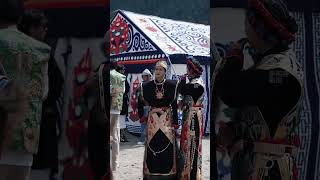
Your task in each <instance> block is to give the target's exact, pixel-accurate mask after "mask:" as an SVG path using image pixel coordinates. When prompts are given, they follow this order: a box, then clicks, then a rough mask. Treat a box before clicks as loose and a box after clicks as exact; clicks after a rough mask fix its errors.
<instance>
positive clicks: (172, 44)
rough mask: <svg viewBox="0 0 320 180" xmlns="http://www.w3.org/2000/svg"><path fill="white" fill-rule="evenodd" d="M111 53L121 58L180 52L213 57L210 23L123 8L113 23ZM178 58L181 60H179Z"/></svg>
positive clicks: (142, 57)
mask: <svg viewBox="0 0 320 180" xmlns="http://www.w3.org/2000/svg"><path fill="white" fill-rule="evenodd" d="M109 32H110V54H111V58H112V59H115V60H117V61H129V60H134V61H138V60H142V61H143V60H150V59H159V58H166V57H168V56H176V55H192V56H196V57H201V58H200V60H201V59H209V58H210V26H209V25H203V24H194V23H188V22H182V21H176V20H171V19H164V18H160V17H156V16H148V15H141V14H137V13H133V12H129V11H123V10H119V11H118V12H117V13H116V15H115V17H114V18H113V20H112V21H111V25H110V31H109ZM176 62H177V61H176Z"/></svg>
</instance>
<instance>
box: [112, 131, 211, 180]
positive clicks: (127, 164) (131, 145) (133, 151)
mask: <svg viewBox="0 0 320 180" xmlns="http://www.w3.org/2000/svg"><path fill="white" fill-rule="evenodd" d="M127 137H128V140H129V142H126V143H121V144H120V168H119V171H118V174H117V176H118V178H117V180H142V162H143V153H144V146H142V145H137V142H138V137H136V136H134V135H131V134H128V136H127ZM202 149H203V157H202V163H203V164H202V166H203V176H202V179H203V180H209V179H210V139H209V137H208V138H204V139H203V148H202Z"/></svg>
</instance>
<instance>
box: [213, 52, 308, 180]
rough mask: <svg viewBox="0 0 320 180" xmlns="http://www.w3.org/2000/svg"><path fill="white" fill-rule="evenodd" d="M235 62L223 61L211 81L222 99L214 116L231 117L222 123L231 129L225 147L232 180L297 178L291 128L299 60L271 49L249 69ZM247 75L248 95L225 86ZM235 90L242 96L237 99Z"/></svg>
mask: <svg viewBox="0 0 320 180" xmlns="http://www.w3.org/2000/svg"><path fill="white" fill-rule="evenodd" d="M228 61H229V62H228ZM239 62H240V61H239V59H234V60H232V59H229V60H227V61H226V63H224V65H223V66H224V67H223V68H222V70H221V72H220V73H219V74H218V76H217V83H216V87H217V89H218V95H219V99H220V100H221V102H220V109H219V113H218V120H219V121H220V120H224V119H230V120H231V121H230V122H227V123H225V126H228V127H229V128H230V129H232V131H233V143H232V145H230V146H228V147H226V148H227V149H228V152H229V155H230V157H231V158H232V178H231V179H233V180H269V179H270V180H271V179H272V180H298V177H297V168H296V165H295V155H296V153H297V145H298V138H297V136H296V135H295V133H294V132H295V131H294V128H295V127H296V125H297V122H298V120H299V119H298V118H299V113H298V112H299V107H300V103H301V95H302V87H303V81H302V80H303V76H302V74H303V72H302V70H301V69H300V67H299V64H298V63H297V62H296V59H295V56H294V54H293V52H292V51H291V50H288V49H287V50H281V49H272V50H270V52H268V53H267V54H265V55H263V56H262V57H261V58H259V59H258V61H257V62H256V64H255V65H254V66H253V67H252V68H251V69H249V70H245V71H241V70H240V69H241V68H240V66H239ZM237 64H238V65H237ZM246 75H250V76H247V77H248V78H249V79H247V81H242V82H244V83H245V82H247V84H242V86H250V88H251V89H250V88H246V91H252V92H251V95H250V93H248V92H245V91H243V90H244V89H245V88H244V87H239V86H237V87H238V88H237V89H233V90H232V88H231V87H230V84H236V83H235V80H234V79H235V78H236V79H237V80H236V81H240V80H241V79H243V77H245V76H246ZM254 75H255V76H254ZM232 79H233V80H232ZM253 80H254V81H253ZM249 81H250V83H249ZM252 82H256V83H254V84H252ZM265 82H267V85H264V84H266V83H265ZM238 83H241V82H238ZM288 87H290V88H288ZM230 88H231V89H230ZM252 88H254V89H252ZM232 91H233V92H232ZM239 92H240V93H242V95H241V98H240V99H242V100H241V101H239V100H238V101H237V102H236V101H234V100H233V99H239V98H238V97H240V96H239V94H240V93H239ZM252 97H254V98H252ZM249 98H250V99H249ZM279 99H280V100H279ZM272 102H274V103H272ZM222 131H223V130H222ZM219 133H220V132H219Z"/></svg>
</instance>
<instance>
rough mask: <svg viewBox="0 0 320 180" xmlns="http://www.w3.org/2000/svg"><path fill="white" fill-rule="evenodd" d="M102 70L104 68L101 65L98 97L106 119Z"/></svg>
mask: <svg viewBox="0 0 320 180" xmlns="http://www.w3.org/2000/svg"><path fill="white" fill-rule="evenodd" d="M103 68H104V64H101V65H100V67H99V71H98V72H99V77H98V79H99V91H100V93H99V95H100V103H101V109H102V111H103V113H104V115H105V118H107V117H108V116H107V110H106V107H105V94H104V93H105V91H104V84H103Z"/></svg>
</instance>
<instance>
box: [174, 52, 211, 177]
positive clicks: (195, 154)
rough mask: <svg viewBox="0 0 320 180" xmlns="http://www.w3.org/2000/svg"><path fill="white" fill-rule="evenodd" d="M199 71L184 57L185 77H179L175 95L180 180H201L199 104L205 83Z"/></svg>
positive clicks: (201, 125) (198, 66) (196, 64)
mask: <svg viewBox="0 0 320 180" xmlns="http://www.w3.org/2000/svg"><path fill="white" fill-rule="evenodd" d="M202 72H203V69H202V67H201V64H200V63H199V61H197V60H196V59H195V58H194V57H187V77H188V79H189V82H188V83H187V82H186V77H185V76H183V77H182V78H181V81H180V83H179V87H178V91H179V93H180V94H181V95H182V97H183V98H182V101H181V104H182V111H183V116H182V117H183V118H182V122H183V124H182V131H181V139H180V151H179V152H180V153H181V154H180V155H181V164H180V168H181V172H179V176H180V178H179V179H180V180H191V179H193V180H201V178H202V138H203V117H204V116H203V100H204V92H205V83H204V82H203V80H202V78H201V75H202Z"/></svg>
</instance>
